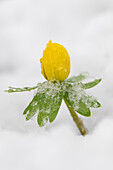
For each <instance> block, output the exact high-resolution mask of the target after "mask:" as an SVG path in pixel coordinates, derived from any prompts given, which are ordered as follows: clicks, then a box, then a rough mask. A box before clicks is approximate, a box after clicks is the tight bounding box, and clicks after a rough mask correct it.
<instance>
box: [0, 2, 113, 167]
mask: <svg viewBox="0 0 113 170" xmlns="http://www.w3.org/2000/svg"><path fill="white" fill-rule="evenodd" d="M50 39H51V40H52V42H57V43H60V44H62V45H64V46H65V47H66V49H67V51H68V52H69V55H70V57H71V73H70V76H72V75H77V74H80V73H81V72H89V73H90V76H91V79H93V78H98V77H99V78H102V82H101V83H100V84H99V85H98V86H97V87H94V88H93V89H91V90H88V91H89V93H90V94H91V95H93V96H95V97H96V98H97V99H98V100H99V101H100V102H101V104H102V107H101V108H99V109H92V116H91V117H90V118H86V117H82V116H81V119H82V120H83V121H84V124H85V126H86V127H87V128H88V130H89V134H88V135H87V136H85V137H82V136H80V133H79V131H78V129H77V127H76V125H75V124H74V122H73V120H72V118H71V116H70V113H69V111H68V109H67V108H66V106H65V104H64V103H62V106H61V108H60V110H59V113H58V116H57V118H56V120H55V121H54V122H53V123H52V124H48V125H47V126H46V127H42V128H39V127H38V125H37V123H36V117H34V118H32V120H30V121H25V117H24V116H23V115H22V113H23V111H24V109H25V107H26V106H27V105H28V104H29V102H30V101H31V100H32V97H33V96H34V93H35V92H28V93H27V92H24V93H21V94H19V93H15V94H7V93H4V92H3V90H5V89H7V87H8V86H14V87H25V86H34V85H36V84H37V83H39V82H43V81H45V80H44V78H43V76H42V75H41V67H40V61H39V60H40V58H41V57H42V54H43V50H44V48H45V47H46V44H47V43H48V41H49V40H50ZM112 75H113V2H112V1H111V0H104V1H102V0H95V1H93V0H84V1H82V0H76V1H73V0H70V1H68V0H66V1H64V0H62V1H61V0H57V1H52V0H48V1H45V0H41V1H40V0H38V1H35V0H24V1H23V0H15V1H14V0H9V1H8V0H1V1H0V170H30V169H33V170H35V169H36V170H37V169H39V170H45V169H47V170H52V169H54V170H57V169H65V170H68V169H71V170H75V169H76V170H83V169H84V170H95V169H96V170H101V169H102V170H107V169H108V170H113V163H112V161H113V104H112V103H113V94H112V92H113V80H112Z"/></svg>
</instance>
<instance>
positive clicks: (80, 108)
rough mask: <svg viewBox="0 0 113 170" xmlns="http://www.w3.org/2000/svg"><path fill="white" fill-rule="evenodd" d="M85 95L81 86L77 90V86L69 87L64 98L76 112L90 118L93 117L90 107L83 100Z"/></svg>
mask: <svg viewBox="0 0 113 170" xmlns="http://www.w3.org/2000/svg"><path fill="white" fill-rule="evenodd" d="M85 94H86V93H85V92H84V90H83V89H82V88H80V87H79V86H78V87H77V88H75V85H71V86H70V85H67V87H66V90H65V93H64V95H63V97H64V99H65V100H66V101H67V102H68V104H69V105H70V106H71V107H72V108H73V109H74V110H75V111H77V112H78V113H79V114H81V115H83V116H87V117H89V116H90V115H91V112H90V109H89V105H88V104H86V103H85V101H84V100H83V97H84V95H85Z"/></svg>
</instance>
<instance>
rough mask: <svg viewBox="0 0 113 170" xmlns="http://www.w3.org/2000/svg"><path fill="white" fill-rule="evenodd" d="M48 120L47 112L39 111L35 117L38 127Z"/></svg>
mask: <svg viewBox="0 0 113 170" xmlns="http://www.w3.org/2000/svg"><path fill="white" fill-rule="evenodd" d="M47 121H48V114H46V113H43V112H39V114H38V117H37V122H38V124H39V126H40V127H42V126H44V125H45V124H46V123H47Z"/></svg>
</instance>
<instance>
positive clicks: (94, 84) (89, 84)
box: [82, 79, 102, 89]
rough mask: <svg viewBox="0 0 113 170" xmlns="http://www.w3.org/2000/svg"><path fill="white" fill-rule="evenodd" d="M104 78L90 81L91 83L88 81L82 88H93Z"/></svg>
mask: <svg viewBox="0 0 113 170" xmlns="http://www.w3.org/2000/svg"><path fill="white" fill-rule="evenodd" d="M101 80H102V79H96V80H94V81H92V82H89V83H86V84H82V88H84V89H89V88H92V87H94V86H96V85H97V84H98V83H100V82H101Z"/></svg>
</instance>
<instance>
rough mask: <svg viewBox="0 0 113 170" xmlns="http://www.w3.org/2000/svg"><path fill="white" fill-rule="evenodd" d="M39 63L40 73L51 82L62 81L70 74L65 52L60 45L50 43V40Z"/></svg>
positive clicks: (68, 60) (67, 55) (68, 61)
mask: <svg viewBox="0 0 113 170" xmlns="http://www.w3.org/2000/svg"><path fill="white" fill-rule="evenodd" d="M40 62H41V69H42V72H41V73H42V74H43V76H44V77H45V79H47V80H50V81H51V82H54V81H56V80H59V81H64V80H65V79H66V78H67V77H68V75H69V73H70V57H69V54H68V52H67V50H66V49H65V48H64V47H63V46H62V45H60V44H57V43H52V41H51V40H50V41H49V43H48V44H47V47H46V49H45V50H44V51H43V57H42V58H41V59H40Z"/></svg>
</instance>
